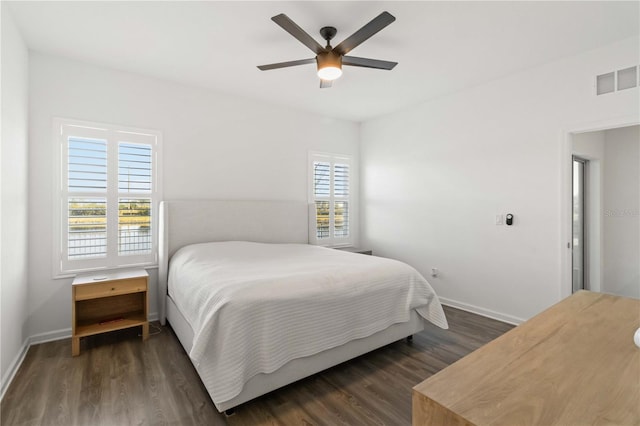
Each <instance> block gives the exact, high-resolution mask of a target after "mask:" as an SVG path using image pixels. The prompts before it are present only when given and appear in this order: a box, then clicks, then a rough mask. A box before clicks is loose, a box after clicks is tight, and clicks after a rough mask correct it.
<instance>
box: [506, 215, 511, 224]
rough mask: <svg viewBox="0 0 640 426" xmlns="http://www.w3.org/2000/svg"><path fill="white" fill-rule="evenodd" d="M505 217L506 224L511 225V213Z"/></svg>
mask: <svg viewBox="0 0 640 426" xmlns="http://www.w3.org/2000/svg"><path fill="white" fill-rule="evenodd" d="M506 219H507V220H506V222H507V225H513V215H512V214H511V213H508V214H507V217H506Z"/></svg>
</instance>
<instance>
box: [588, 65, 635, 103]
mask: <svg viewBox="0 0 640 426" xmlns="http://www.w3.org/2000/svg"><path fill="white" fill-rule="evenodd" d="M639 84H640V83H639V82H638V67H637V66H635V67H630V68H625V69H622V70H618V71H611V72H609V73H606V74H600V75H599V76H597V77H596V95H598V96H599V95H604V94H607V93H613V92H617V91H620V90H625V89H632V88H634V87H638V85H639Z"/></svg>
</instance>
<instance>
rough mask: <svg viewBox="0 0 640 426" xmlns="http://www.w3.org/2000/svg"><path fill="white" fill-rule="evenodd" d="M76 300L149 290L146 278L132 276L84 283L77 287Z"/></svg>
mask: <svg viewBox="0 0 640 426" xmlns="http://www.w3.org/2000/svg"><path fill="white" fill-rule="evenodd" d="M75 290H76V296H75V299H76V300H85V299H95V298H98V297H109V296H117V295H119V294H127V293H137V292H142V291H147V279H146V278H130V279H126V280H118V281H109V282H103V283H101V282H96V283H95V284H93V283H92V284H82V285H78V286H76V288H75Z"/></svg>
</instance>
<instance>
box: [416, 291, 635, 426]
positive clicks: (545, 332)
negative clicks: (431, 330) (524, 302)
mask: <svg viewBox="0 0 640 426" xmlns="http://www.w3.org/2000/svg"><path fill="white" fill-rule="evenodd" d="M638 327H640V300H637V299H630V298H624V297H617V296H612V295H606V294H600V293H592V292H587V291H580V292H578V293H575V294H574V295H572V296H570V297H568V298H566V299H564V300H563V301H561V302H560V303H558V304H556V305H554V306H552V307H551V308H549V309H547V310H546V311H544V312H542V313H541V314H539V315H537V316H535V317H534V318H532V319H530V320H529V321H527V322H525V323H523V324H522V325H520V326H518V327H516V328H514V329H513V330H511V331H509V332H508V333H506V334H504V335H502V336H500V337H499V338H498V339H496V340H494V341H492V342H491V343H489V344H487V345H485V346H483V347H481V348H480V349H478V350H476V351H475V352H473V353H471V354H469V355H468V356H466V357H464V358H462V359H461V360H459V361H458V362H456V363H454V364H452V365H451V366H449V367H447V368H445V369H444V370H442V371H440V372H439V373H437V374H435V375H433V376H431V377H430V378H429V379H427V380H425V381H424V382H422V383H420V384H419V385H417V386H415V387H414V388H413V389H414V400H413V401H414V407H413V415H414V419H413V420H414V424H427V423H431V424H442V423H449V424H459V425H466V424H474V425H489V424H490V425H587V424H589V425H595V424H619V425H638V424H640V348H638V347H637V346H636V345H635V344H634V342H633V335H634V333H635V331H636V329H637V328H638ZM417 405H418V406H417ZM443 413H444V414H443Z"/></svg>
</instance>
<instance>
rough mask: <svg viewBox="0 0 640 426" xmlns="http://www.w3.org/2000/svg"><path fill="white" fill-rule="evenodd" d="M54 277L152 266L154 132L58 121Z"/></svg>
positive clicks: (155, 206) (155, 169)
mask: <svg viewBox="0 0 640 426" xmlns="http://www.w3.org/2000/svg"><path fill="white" fill-rule="evenodd" d="M54 128H55V132H56V139H57V141H58V144H59V145H58V146H59V150H58V152H59V154H60V158H59V161H57V164H58V165H59V167H58V169H57V171H56V174H57V175H56V182H57V186H58V187H57V192H58V195H59V196H58V197H56V206H55V211H56V215H54V216H55V220H56V227H57V228H58V230H59V231H58V232H56V234H57V238H56V250H55V251H54V253H55V255H56V256H57V258H56V262H55V265H56V271H55V274H56V275H60V274H65V273H70V272H79V271H87V270H94V269H106V268H118V267H128V266H133V265H146V264H153V263H155V262H156V253H157V241H158V236H157V229H158V227H157V219H156V218H157V211H158V203H159V202H160V195H161V192H160V189H159V183H160V178H159V168H160V160H159V156H160V149H159V148H160V138H161V135H160V133H158V132H149V131H138V130H134V129H125V128H122V127H119V126H111V125H102V124H97V123H85V122H77V121H72V120H63V119H58V120H56V121H55V126H54Z"/></svg>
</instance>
